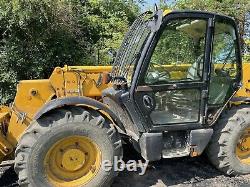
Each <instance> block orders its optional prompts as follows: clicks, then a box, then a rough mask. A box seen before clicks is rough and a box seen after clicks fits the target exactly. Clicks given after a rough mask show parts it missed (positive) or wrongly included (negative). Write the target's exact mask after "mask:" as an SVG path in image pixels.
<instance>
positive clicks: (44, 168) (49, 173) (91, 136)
mask: <svg viewBox="0 0 250 187" xmlns="http://www.w3.org/2000/svg"><path fill="white" fill-rule="evenodd" d="M77 137H79V141H80V139H81V138H82V139H81V140H82V141H83V145H85V144H84V141H85V140H86V144H88V142H90V143H93V145H96V146H93V147H97V148H98V149H94V148H93V150H96V151H93V150H91V151H90V153H91V154H92V153H93V154H94V153H95V154H94V155H101V156H100V158H101V159H98V160H99V161H100V162H98V163H99V164H97V165H91V163H92V160H91V159H90V158H91V155H90V153H86V155H87V156H86V157H87V161H86V163H89V162H90V161H91V163H90V164H89V166H90V169H89V170H86V168H85V170H86V171H88V172H89V173H88V175H87V174H85V173H84V175H82V176H81V179H82V181H81V182H79V180H78V179H80V178H77V177H79V173H78V174H77V175H73V174H72V173H74V172H75V173H77V172H79V170H78V166H76V167H77V168H74V167H73V170H72V171H71V170H70V171H69V170H68V169H72V164H68V163H70V162H68V161H66V162H64V164H66V165H67V170H66V169H65V168H64V166H63V164H61V166H57V165H58V164H57V163H56V162H55V164H54V165H53V164H51V162H50V161H51V160H50V157H51V159H52V158H53V154H52V153H53V151H54V150H56V146H57V145H61V146H62V147H63V146H64V145H65V146H66V144H67V143H68V142H70V140H72V141H75V140H78V138H77ZM67 138H69V139H67ZM72 138H74V140H73V139H72ZM63 140H65V141H64V142H63V143H62V144H59V143H58V142H60V141H63ZM90 143H89V145H92V144H90ZM76 146H79V145H78V143H77V144H76ZM54 147H55V149H54ZM83 147H84V146H82V147H81V146H80V148H81V150H82V149H83ZM85 147H88V146H87V145H85ZM80 148H79V150H80ZM86 149H87V148H86ZM51 150H52V151H51ZM58 150H60V151H61V152H63V155H64V154H66V153H67V151H68V152H70V151H71V153H72V150H73V152H74V151H75V150H76V148H72V145H69V146H68V149H66V151H65V150H61V149H58ZM64 151H65V153H64ZM77 151H78V150H76V151H75V152H74V153H72V154H73V155H74V154H75V153H78V152H77ZM51 152H52V153H51ZM82 152H83V154H81V155H82V157H85V156H84V155H85V152H84V151H82ZM50 153H51V154H50ZM99 153H100V154H99ZM57 154H59V152H57ZM93 154H92V155H93ZM48 155H49V156H48ZM78 155H80V154H78ZM59 156H60V155H59ZM115 156H116V157H118V158H121V157H122V143H121V139H120V136H119V134H118V132H117V130H116V129H115V127H114V125H113V124H112V123H111V122H110V121H109V120H107V119H105V118H104V117H102V116H101V115H100V114H99V113H98V112H96V111H86V110H84V109H82V108H80V107H69V108H64V109H58V110H54V111H52V112H50V113H49V114H46V115H45V116H43V117H42V118H41V119H38V120H37V121H34V122H32V124H31V125H30V126H29V127H28V129H27V130H26V131H25V132H24V134H23V135H22V137H21V139H20V140H19V142H18V146H17V149H16V152H15V171H16V173H17V174H18V177H19V181H18V183H19V185H20V186H34V187H40V186H41V187H44V186H57V185H59V186H91V187H92V186H110V185H111V183H112V181H113V178H114V177H115V176H116V175H117V172H115V171H114V168H112V169H111V170H110V171H104V170H103V169H102V166H101V164H102V163H103V161H104V160H110V161H111V163H112V166H113V162H114V157H115ZM65 157H66V156H65ZM96 157H97V156H96ZM47 158H49V160H48V163H47V162H45V161H46V159H47ZM62 158H63V159H64V157H63V156H62ZM66 158H67V157H66ZM78 158H81V157H77V156H76V160H78ZM70 159H71V157H70ZM57 160H60V159H58V155H56V156H55V161H57ZM89 160H90V161H89ZM67 162H68V163H67ZM83 163H85V162H84V161H82V162H81V164H83ZM93 163H97V161H95V160H94V161H93ZM51 165H52V166H51ZM59 165H60V163H59ZM78 165H79V164H78ZM85 165H88V164H85ZM85 165H84V167H86V166H85ZM80 166H81V165H80ZM92 166H93V167H92ZM55 167H56V168H57V169H54V168H55ZM61 167H62V169H61V170H60V168H61ZM82 167H83V166H82ZM48 168H52V169H51V170H50V169H48ZM58 168H59V170H60V171H58ZM74 169H75V170H74ZM65 170H66V172H65ZM85 170H84V172H85ZM57 171H58V172H57ZM67 172H68V173H69V174H72V175H73V176H71V178H70V180H69V178H68V177H69V176H67ZM91 172H92V173H93V174H91ZM55 173H56V174H58V173H59V174H60V173H63V174H65V173H66V176H64V177H65V180H64V181H63V179H62V178H57V176H58V175H55ZM85 176H92V178H89V177H88V178H87V177H85ZM60 177H61V176H60ZM84 177H85V178H86V180H85V178H84ZM52 179H53V180H52ZM77 180H78V182H77ZM58 181H59V183H57V182H58ZM83 181H84V182H83ZM60 182H61V183H60ZM63 184H66V185H63Z"/></svg>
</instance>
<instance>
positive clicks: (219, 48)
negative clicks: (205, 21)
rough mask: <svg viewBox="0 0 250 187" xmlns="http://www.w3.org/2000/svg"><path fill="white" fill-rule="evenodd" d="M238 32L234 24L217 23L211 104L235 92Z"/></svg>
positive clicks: (219, 101) (225, 98) (222, 100)
mask: <svg viewBox="0 0 250 187" xmlns="http://www.w3.org/2000/svg"><path fill="white" fill-rule="evenodd" d="M236 60H237V58H236V33H235V29H234V27H233V26H232V25H230V24H228V23H223V22H218V21H217V22H216V23H215V33H214V41H213V52H212V66H211V67H212V70H211V80H210V89H209V90H210V93H209V104H212V105H218V104H219V105H220V104H223V103H224V102H225V100H227V99H228V97H229V96H230V95H231V94H232V92H233V82H234V79H235V78H236V75H237V66H236Z"/></svg>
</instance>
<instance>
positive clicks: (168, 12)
mask: <svg viewBox="0 0 250 187" xmlns="http://www.w3.org/2000/svg"><path fill="white" fill-rule="evenodd" d="M171 12H172V10H170V9H166V10H164V12H163V16H166V15H168V14H170V13H171Z"/></svg>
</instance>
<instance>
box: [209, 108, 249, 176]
mask: <svg viewBox="0 0 250 187" xmlns="http://www.w3.org/2000/svg"><path fill="white" fill-rule="evenodd" d="M249 128H250V108H249V107H234V108H233V109H232V110H229V111H226V112H225V113H224V114H222V116H221V118H220V119H219V120H218V122H217V123H216V124H215V126H214V134H213V136H212V139H211V142H210V143H209V145H208V147H207V149H206V153H207V156H208V159H209V160H210V162H211V163H212V164H213V165H214V166H215V167H216V168H217V169H219V170H220V171H222V172H224V173H225V174H227V175H230V176H237V175H241V174H249V173H250V163H243V162H242V161H241V159H240V157H239V156H238V155H237V153H236V149H237V146H239V140H240V139H241V137H242V135H243V134H244V132H245V131H246V130H247V129H249ZM249 138H250V137H249ZM246 153H247V154H246V155H248V158H249V159H250V157H249V156H250V155H249V153H250V147H249V151H248V152H246Z"/></svg>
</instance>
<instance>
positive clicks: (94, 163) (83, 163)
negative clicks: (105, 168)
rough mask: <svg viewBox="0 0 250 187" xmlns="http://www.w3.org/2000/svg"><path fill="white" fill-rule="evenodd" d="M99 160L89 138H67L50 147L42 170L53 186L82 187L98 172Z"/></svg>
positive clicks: (92, 142)
mask: <svg viewBox="0 0 250 187" xmlns="http://www.w3.org/2000/svg"><path fill="white" fill-rule="evenodd" d="M101 159H102V158H101V151H100V149H99V147H98V146H97V145H96V144H95V142H94V141H92V140H91V139H90V138H88V137H85V136H69V137H66V138H63V139H61V140H59V141H58V142H56V143H55V144H54V145H53V146H51V148H50V149H49V151H48V152H47V154H46V156H45V159H44V168H45V172H46V175H47V177H48V179H49V182H50V183H51V185H53V186H60V187H68V186H71V187H75V186H84V185H85V184H87V183H88V182H89V181H90V180H91V179H93V178H94V177H95V176H96V174H97V173H98V171H99V170H100V167H101Z"/></svg>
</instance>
